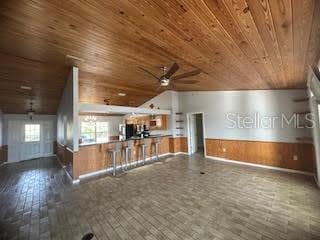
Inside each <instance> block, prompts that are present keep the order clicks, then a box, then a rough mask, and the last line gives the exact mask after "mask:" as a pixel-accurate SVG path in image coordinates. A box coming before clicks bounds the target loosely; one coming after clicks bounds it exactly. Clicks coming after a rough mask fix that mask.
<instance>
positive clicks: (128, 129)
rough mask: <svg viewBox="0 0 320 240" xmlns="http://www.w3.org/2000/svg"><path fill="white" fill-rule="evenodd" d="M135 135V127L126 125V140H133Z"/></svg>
mask: <svg viewBox="0 0 320 240" xmlns="http://www.w3.org/2000/svg"><path fill="white" fill-rule="evenodd" d="M133 135H134V125H133V124H126V139H129V138H131V137H132V136H133Z"/></svg>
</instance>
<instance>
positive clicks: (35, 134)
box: [24, 124, 40, 142]
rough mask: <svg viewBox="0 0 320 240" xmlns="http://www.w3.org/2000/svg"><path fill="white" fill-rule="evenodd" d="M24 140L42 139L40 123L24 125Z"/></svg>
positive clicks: (36, 140) (34, 140)
mask: <svg viewBox="0 0 320 240" xmlns="http://www.w3.org/2000/svg"><path fill="white" fill-rule="evenodd" d="M24 136H25V137H24V141H25V142H39V141H40V124H25V125H24Z"/></svg>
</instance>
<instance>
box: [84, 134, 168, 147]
mask: <svg viewBox="0 0 320 240" xmlns="http://www.w3.org/2000/svg"><path fill="white" fill-rule="evenodd" d="M170 136H171V135H166V134H165V135H162V134H156V135H150V136H149V137H144V138H141V137H131V138H129V139H126V140H109V141H106V142H91V143H80V144H79V146H80V147H85V146H91V145H98V144H107V143H116V142H126V141H130V140H141V139H152V138H158V137H170Z"/></svg>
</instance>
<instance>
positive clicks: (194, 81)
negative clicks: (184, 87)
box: [174, 80, 199, 84]
mask: <svg viewBox="0 0 320 240" xmlns="http://www.w3.org/2000/svg"><path fill="white" fill-rule="evenodd" d="M198 82H199V81H197V80H176V81H174V83H177V84H196V83H198Z"/></svg>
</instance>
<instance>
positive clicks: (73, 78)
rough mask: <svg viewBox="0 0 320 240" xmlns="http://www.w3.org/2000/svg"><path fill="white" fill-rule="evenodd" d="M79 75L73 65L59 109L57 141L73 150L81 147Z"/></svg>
mask: <svg viewBox="0 0 320 240" xmlns="http://www.w3.org/2000/svg"><path fill="white" fill-rule="evenodd" d="M78 75H79V70H78V68H76V67H72V69H71V71H70V74H69V77H68V80H67V82H66V86H65V88H64V91H63V95H62V97H61V100H60V105H59V108H58V111H57V142H58V143H59V144H61V145H66V146H67V147H68V148H69V149H71V150H73V151H78V149H79V129H78V127H79V121H78V116H79V115H78V88H79V86H78V84H79V81H78Z"/></svg>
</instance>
